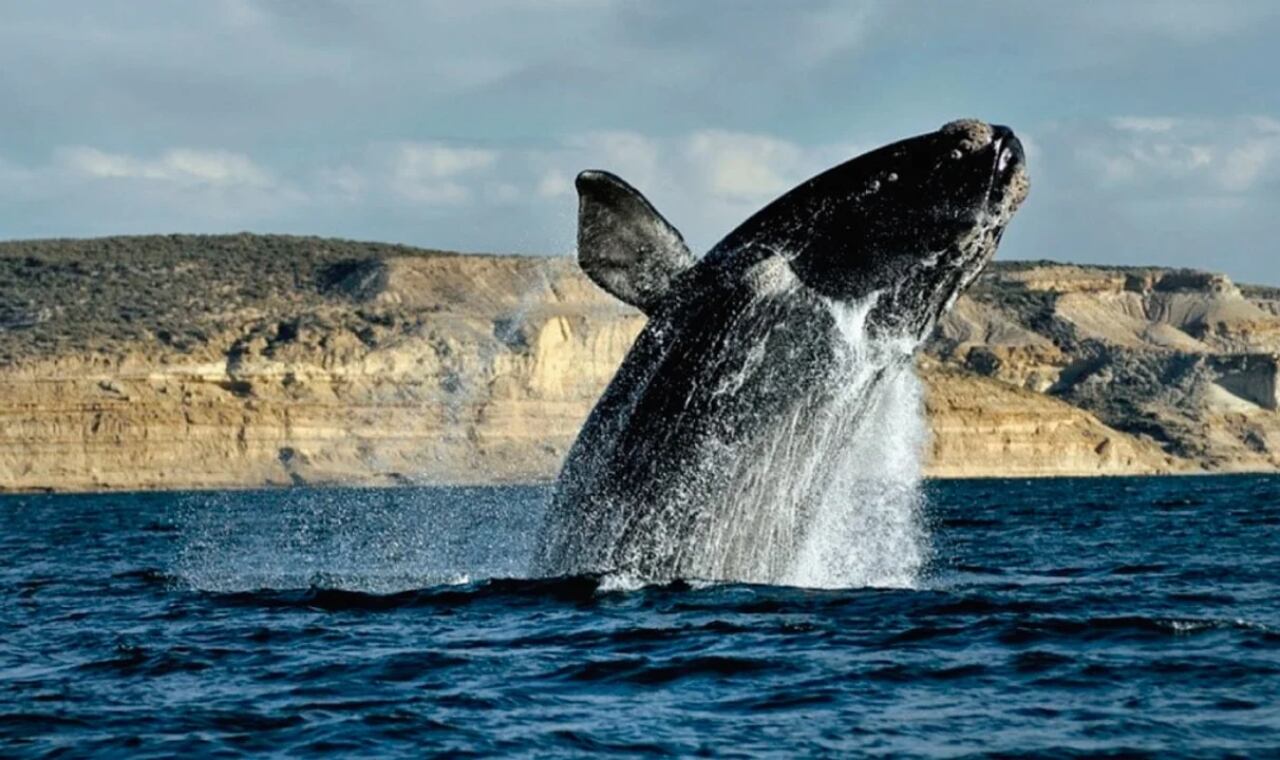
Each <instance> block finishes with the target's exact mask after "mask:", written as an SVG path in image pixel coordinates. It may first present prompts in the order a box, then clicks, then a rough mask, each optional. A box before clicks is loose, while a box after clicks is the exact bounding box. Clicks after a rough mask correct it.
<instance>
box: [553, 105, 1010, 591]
mask: <svg viewBox="0 0 1280 760" xmlns="http://www.w3.org/2000/svg"><path fill="white" fill-rule="evenodd" d="M1025 164H1026V161H1025V157H1024V153H1023V148H1022V145H1021V143H1020V142H1019V141H1018V138H1017V137H1016V136H1015V135H1014V134H1013V132H1012V131H1011V130H1010V129H1009V128H1007V127H1003V126H995V125H989V124H987V123H984V122H981V121H977V120H961V121H955V122H951V123H949V124H946V125H945V126H943V127H942V128H941V129H940V130H938V131H936V132H931V133H928V134H924V135H919V136H917V137H912V138H909V139H906V140H902V141H900V142H896V143H893V144H891V145H887V146H885V147H882V148H879V149H877V150H874V151H872V152H870V153H867V154H864V155H862V156H859V157H857V158H854V159H852V160H850V161H847V162H846V163H843V164H840V165H838V166H836V167H834V168H832V169H829V170H827V171H825V172H823V173H821V174H819V175H817V176H815V177H813V178H812V179H809V180H808V181H806V182H804V183H802V184H800V185H799V186H797V187H795V188H794V189H792V190H791V191H789V192H787V193H786V194H784V195H783V196H781V197H780V198H778V199H777V200H775V201H773V202H772V203H770V204H769V205H767V206H766V207H765V208H763V209H762V210H760V211H759V212H757V213H756V214H755V215H753V216H752V217H750V218H749V219H747V220H746V221H745V222H744V223H743V224H742V225H741V226H739V227H738V228H737V229H735V230H733V231H732V232H731V233H729V235H728V236H727V237H725V238H724V239H723V240H722V241H720V242H719V243H718V244H717V245H715V246H714V247H713V248H712V249H711V250H710V251H709V252H708V253H707V254H706V255H705V256H703V257H702V258H701V259H697V258H695V257H694V256H693V254H692V253H691V252H690V251H689V249H688V247H687V246H686V245H685V243H684V240H683V238H682V237H681V235H680V233H679V232H677V231H676V230H675V228H674V227H672V226H671V225H670V224H669V223H668V222H667V221H666V220H665V219H664V218H663V217H662V216H661V215H660V214H659V213H658V212H657V211H656V210H655V209H654V208H653V206H651V205H650V204H649V202H648V201H647V200H646V199H645V198H644V197H643V196H642V195H641V194H640V193H639V192H638V191H636V190H635V189H634V188H632V187H631V186H630V185H628V184H627V183H625V182H624V181H622V180H621V179H620V178H618V177H616V176H614V175H612V174H609V173H607V172H603V171H585V172H582V173H581V174H580V175H579V176H578V178H577V182H576V185H577V190H578V195H579V216H578V260H579V264H580V266H581V267H582V269H583V271H584V272H585V273H586V274H587V276H588V277H590V278H591V280H593V281H594V282H595V283H596V284H598V285H599V286H600V287H602V288H603V289H605V290H606V291H608V292H609V293H611V294H613V295H614V296H616V297H617V298H619V299H621V300H622V301H625V302H626V303H628V304H631V305H633V306H635V307H637V308H639V309H640V310H642V311H643V312H644V313H645V314H646V315H647V316H648V322H647V324H646V326H645V328H644V330H643V331H642V332H641V334H640V335H639V337H638V338H637V340H636V341H635V343H634V345H633V346H632V348H631V351H630V353H629V354H628V355H627V357H626V359H625V360H624V361H623V363H622V365H621V367H620V368H619V369H618V371H617V374H616V375H615V376H614V378H613V380H612V382H611V383H610V384H609V386H608V388H607V389H606V390H605V392H604V394H603V395H602V396H601V398H600V399H599V401H598V402H597V404H596V406H595V408H594V409H593V411H592V412H591V414H590V416H589V418H588V419H587V421H586V423H585V425H584V426H583V428H582V430H581V432H580V433H579V435H578V438H577V441H576V442H575V444H574V445H573V447H572V449H571V450H570V452H569V455H568V457H567V459H566V461H565V464H564V467H563V469H562V471H561V474H560V477H559V479H558V480H557V483H556V487H555V491H554V495H553V497H552V500H551V503H550V505H549V507H548V510H547V513H546V516H545V518H544V521H543V524H542V526H541V529H540V532H539V536H538V539H537V548H536V550H535V556H534V565H535V567H534V571H535V573H536V574H539V575H544V576H549V575H576V574H603V573H622V574H626V575H629V576H632V577H635V578H638V579H642V580H645V581H669V580H673V579H676V578H698V579H706V580H733V581H746V582H761V583H771V582H783V581H784V580H785V578H786V572H787V568H786V563H787V562H788V561H789V560H790V556H791V555H792V554H793V553H794V552H795V551H796V549H797V547H798V546H799V545H800V543H801V542H803V541H804V540H805V538H806V535H807V534H808V532H809V531H811V530H814V526H813V517H812V511H813V504H812V502H813V500H814V499H815V498H816V496H815V494H816V493H817V491H818V490H820V489H821V487H822V483H823V481H824V479H825V478H826V477H827V476H828V475H829V474H830V473H826V472H824V470H823V468H824V467H828V468H829V467H831V466H833V465H831V464H827V462H828V460H830V461H836V460H834V459H831V458H830V457H827V456H826V450H827V449H831V448H833V447H834V448H838V447H839V446H840V445H841V441H840V440H839V435H838V433H839V431H841V430H847V429H848V428H846V427H842V418H847V417H852V416H856V415H857V414H859V413H860V412H859V409H858V407H857V405H856V400H855V403H853V404H850V403H847V402H842V403H836V402H835V401H834V399H837V398H840V397H841V393H840V391H841V387H842V382H843V381H844V379H845V378H846V374H845V372H844V371H843V370H842V369H841V368H842V366H843V365H844V364H846V363H847V352H845V351H844V346H845V345H847V337H848V336H847V335H844V334H842V330H844V329H845V326H844V324H843V323H844V322H847V320H844V319H842V314H844V313H849V312H850V311H853V312H856V313H857V314H858V315H859V317H860V319H859V322H858V324H859V329H861V330H863V331H864V332H865V334H866V335H867V336H869V338H870V339H873V340H880V341H886V340H888V341H895V342H896V344H897V345H898V346H900V347H901V346H905V348H906V350H905V351H904V352H903V354H904V355H905V356H906V357H907V359H906V361H909V356H910V351H911V350H912V349H914V348H915V347H916V346H917V345H918V344H919V343H920V342H921V341H923V340H924V339H925V338H926V337H927V336H928V335H929V333H930V332H931V331H932V329H933V327H934V325H935V324H936V322H937V320H938V319H939V317H940V316H941V315H942V314H943V313H945V311H946V310H947V309H948V308H950V306H951V305H952V304H953V303H954V302H955V299H956V298H957V297H958V296H959V294H960V293H961V292H963V291H964V290H965V289H966V288H967V287H968V286H969V285H971V284H972V283H973V281H974V280H975V279H976V278H977V277H978V275H979V273H980V272H981V271H982V270H983V268H984V267H985V266H986V264H987V263H988V262H989V261H990V260H991V258H992V256H993V255H994V254H995V250H996V246H997V245H998V243H999V242H1000V238H1001V235H1002V234H1003V232H1004V229H1005V226H1006V225H1007V224H1008V222H1009V220H1010V218H1011V217H1012V215H1013V213H1014V212H1015V211H1016V209H1017V208H1018V206H1019V205H1020V204H1021V203H1022V201H1023V200H1024V199H1025V197H1026V194H1027V190H1028V186H1029V185H1028V178H1027V172H1026V165H1025ZM842 357H844V358H843V359H842ZM832 431H836V433H837V434H836V435H833V434H832ZM798 470H803V471H804V472H805V477H804V478H802V479H797V478H796V477H794V476H793V475H792V473H794V472H796V471H798ZM784 481H785V482H786V483H787V486H786V487H781V486H778V485H776V483H781V482H784ZM797 483H799V485H797Z"/></svg>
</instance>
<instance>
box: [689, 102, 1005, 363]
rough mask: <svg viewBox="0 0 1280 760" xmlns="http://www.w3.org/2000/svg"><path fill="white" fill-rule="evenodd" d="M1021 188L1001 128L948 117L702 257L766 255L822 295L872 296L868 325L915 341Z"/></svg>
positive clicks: (860, 161) (991, 249) (970, 275)
mask: <svg viewBox="0 0 1280 760" xmlns="http://www.w3.org/2000/svg"><path fill="white" fill-rule="evenodd" d="M1028 187H1029V184H1028V179H1027V170H1026V157H1025V154H1024V152H1023V148H1022V144H1021V142H1019V140H1018V138H1017V137H1016V136H1015V135H1014V133H1013V131H1012V130H1011V129H1009V128H1008V127H1003V126H997V125H990V124H987V123H985V122H981V121H977V120H962V121H954V122H951V123H949V124H946V125H945V126H943V127H942V128H941V129H939V130H938V131H936V132H930V133H928V134H924V135H919V136H917V137H912V138H908V139H906V140H902V141H900V142H896V143H893V144H891V145H886V146H885V147H883V148H879V149H877V150H873V151H871V152H869V153H866V154H864V155H862V156H859V157H857V158H854V159H852V160H850V161H847V162H845V163H843V164H840V165H839V166H836V167H834V168H832V169H829V170H828V171H825V172H823V173H822V174H819V175H818V176H816V177H814V178H812V179H810V180H808V181H806V182H804V183H802V184H801V185H799V186H797V187H796V188H795V189H793V190H791V191H790V192H788V193H787V194H785V195H783V196H782V197H781V198H779V199H777V200H776V201H774V202H773V203H771V204H769V205H768V206H766V207H765V208H763V209H762V210H761V211H759V212H758V213H756V214H755V215H754V216H752V217H751V218H750V219H748V220H747V221H746V222H744V223H743V224H742V225H741V226H740V227H739V228H738V229H736V230H734V231H733V232H732V233H730V234H729V235H728V236H727V237H726V238H725V239H724V240H723V241H721V242H720V243H719V244H718V245H717V246H716V248H715V249H713V252H712V255H716V254H727V253H729V252H730V251H733V250H739V249H742V248H745V247H755V248H764V249H767V250H769V251H772V252H775V253H778V254H780V255H782V256H783V257H784V258H786V259H787V260H788V261H789V262H790V264H791V268H792V269H793V270H794V272H795V274H796V275H797V276H798V277H799V279H800V280H801V282H803V283H804V284H805V285H806V286H808V287H809V288H812V289H813V290H814V291H816V292H818V293H819V294H821V295H823V296H825V297H828V298H831V299H835V300H841V301H853V300H858V299H863V298H867V297H870V296H872V295H875V296H876V298H877V302H876V306H875V308H874V309H873V311H872V314H871V319H872V324H873V325H874V326H875V327H877V328H880V329H887V330H891V331H895V332H901V333H905V334H910V335H914V336H915V337H917V338H919V337H923V336H924V333H925V332H927V331H928V330H929V329H931V328H932V326H933V324H934V322H935V321H936V320H937V318H938V317H939V316H940V315H941V314H942V312H943V311H945V310H946V309H947V308H948V307H949V305H950V304H951V303H952V302H953V301H954V299H955V298H956V297H957V296H958V295H959V294H960V293H961V292H962V291H963V290H964V289H965V288H967V287H968V286H969V285H970V284H971V283H972V282H973V281H974V280H975V279H976V278H977V276H978V274H979V273H980V272H981V271H982V269H983V268H984V267H985V266H986V264H987V263H988V262H989V261H990V260H991V257H992V256H993V255H994V254H995V250H996V246H997V244H998V243H999V241H1000V236H1001V235H1002V234H1003V232H1004V228H1005V225H1007V224H1008V222H1009V220H1010V218H1011V217H1012V216H1013V213H1014V212H1015V211H1016V210H1017V208H1018V206H1019V205H1020V204H1021V203H1022V201H1023V200H1024V199H1025V198H1026V195H1027V190H1028Z"/></svg>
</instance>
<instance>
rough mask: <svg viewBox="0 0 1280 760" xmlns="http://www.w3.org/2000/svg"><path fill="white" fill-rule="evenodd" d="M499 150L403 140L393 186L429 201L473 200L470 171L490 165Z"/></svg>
mask: <svg viewBox="0 0 1280 760" xmlns="http://www.w3.org/2000/svg"><path fill="white" fill-rule="evenodd" d="M497 160H498V153H497V151H493V150H487V149H482V148H474V147H466V146H453V145H445V144H443V143H402V144H400V145H399V147H398V148H397V150H396V151H395V153H394V155H393V157H392V162H393V169H392V183H393V184H392V187H393V188H394V190H395V192H396V193H397V194H398V195H400V196H401V197H402V198H403V199H405V200H408V201H411V202H414V203H423V204H427V205H437V204H439V205H456V204H459V203H465V202H467V201H469V200H471V198H472V196H473V188H472V187H471V185H469V184H468V183H467V181H466V180H467V179H469V175H474V174H475V173H477V172H479V171H481V170H485V169H488V168H490V167H492V166H493V165H494V163H496V162H497Z"/></svg>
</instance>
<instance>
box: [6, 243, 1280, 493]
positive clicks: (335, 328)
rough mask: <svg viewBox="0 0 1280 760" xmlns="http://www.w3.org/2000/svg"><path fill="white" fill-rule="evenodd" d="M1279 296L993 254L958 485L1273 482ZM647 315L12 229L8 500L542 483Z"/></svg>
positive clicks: (398, 255)
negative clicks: (1269, 478) (1056, 479)
mask: <svg viewBox="0 0 1280 760" xmlns="http://www.w3.org/2000/svg"><path fill="white" fill-rule="evenodd" d="M1277 313H1280V298H1278V297H1276V294H1275V293H1274V292H1273V291H1270V290H1265V289H1248V290H1242V289H1240V288H1238V287H1236V286H1235V285H1234V284H1232V283H1231V282H1230V281H1229V280H1227V279H1226V278H1225V277H1222V276H1220V275H1211V274H1205V273H1200V272H1185V271H1170V270H1161V269H1100V268H1089V267H1071V266H1064V265H1051V264H1016V265H1003V266H997V267H995V268H993V270H992V271H991V272H990V273H988V274H987V275H986V276H984V278H983V280H982V281H981V282H980V283H979V285H978V286H977V287H976V288H975V289H974V290H973V291H972V292H971V294H970V295H969V296H966V297H965V298H962V299H961V300H960V302H959V303H958V304H957V307H956V309H955V311H954V312H953V313H952V315H951V316H949V317H948V318H947V320H946V322H945V323H944V324H942V325H940V326H939V329H938V332H937V334H936V335H935V337H934V339H933V340H932V341H931V343H930V344H929V346H928V351H927V354H928V355H927V356H926V357H924V358H923V359H922V362H921V368H922V372H923V375H924V378H925V380H926V383H927V387H928V402H927V410H928V413H929V419H930V422H931V425H932V429H933V432H934V435H933V439H932V444H931V460H930V461H931V464H930V472H931V473H932V474H934V475H937V476H943V477H973V476H999V475H1016V476H1045V475H1097V474H1108V475H1118V474H1148V473H1167V472H1198V471H1236V470H1270V469H1274V468H1275V467H1276V465H1277V459H1276V455H1275V453H1274V452H1275V451H1276V446H1280V415H1277V413H1276V411H1275V410H1276V406H1277V400H1278V395H1277V359H1276V356H1277V354H1280V317H1277V316H1276V314H1277ZM642 325H643V316H641V315H640V314H638V313H637V312H635V311H634V310H631V309H629V308H627V307H625V306H623V305H621V304H619V303H618V302H616V301H614V300H613V299H612V298H611V297H609V296H608V295H606V294H604V293H603V292H601V291H600V290H598V289H597V288H596V287H595V286H594V285H592V284H591V283H590V282H589V281H587V280H586V278H585V277H583V276H582V275H581V274H580V273H579V272H578V271H577V268H576V267H575V266H574V265H573V263H572V262H571V261H570V260H568V259H566V258H542V257H522V256H481V255H458V254H451V253H445V252H439V251H424V250H417V249H409V248H404V247H400V246H381V245H373V244H361V243H350V242H345V241H332V240H321V239H315V238H289V237H275V236H272V237H259V236H252V235H237V236H223V237H196V236H169V237H147V238H110V239H101V240H90V241H40V242H20V243H6V244H0V489H3V490H9V491H25V490H65V491H77V490H103V489H154V488H171V489H178V488H232V487H255V486H271V485H289V484H299V483H313V484H314V483H348V484H387V483H494V482H528V481H539V480H547V479H550V478H553V477H554V476H555V473H556V471H557V470H558V468H559V463H560V460H561V458H562V457H563V456H564V454H565V452H566V451H567V449H568V447H569V445H570V444H571V443H572V441H573V438H574V436H575V435H576V433H577V430H578V427H579V425H580V424H581V422H582V420H583V419H584V418H585V416H586V414H587V412H588V411H589V410H590V408H591V406H592V404H593V403H594V401H595V399H596V397H597V396H598V395H599V393H600V391H601V390H602V389H603V387H604V385H605V383H607V382H608V379H609V378H610V377H611V375H612V373H613V371H614V369H615V367H616V366H617V365H618V363H619V362H620V361H621V359H622V357H623V356H624V355H625V353H626V351H627V349H628V347H629V346H630V343H631V341H632V340H633V339H634V337H635V335H636V334H637V333H638V332H639V330H640V328H641V327H642Z"/></svg>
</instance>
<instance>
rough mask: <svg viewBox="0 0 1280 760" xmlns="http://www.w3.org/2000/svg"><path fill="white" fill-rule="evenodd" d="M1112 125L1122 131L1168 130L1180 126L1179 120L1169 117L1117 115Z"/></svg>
mask: <svg viewBox="0 0 1280 760" xmlns="http://www.w3.org/2000/svg"><path fill="white" fill-rule="evenodd" d="M1111 126H1113V127H1115V128H1116V129H1118V130H1120V131H1122V132H1168V131H1170V130H1171V129H1173V128H1174V127H1176V126H1178V120H1177V119H1173V118H1169V117H1159V116H1156V117H1152V116H1117V117H1115V118H1113V119H1112V120H1111Z"/></svg>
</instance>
